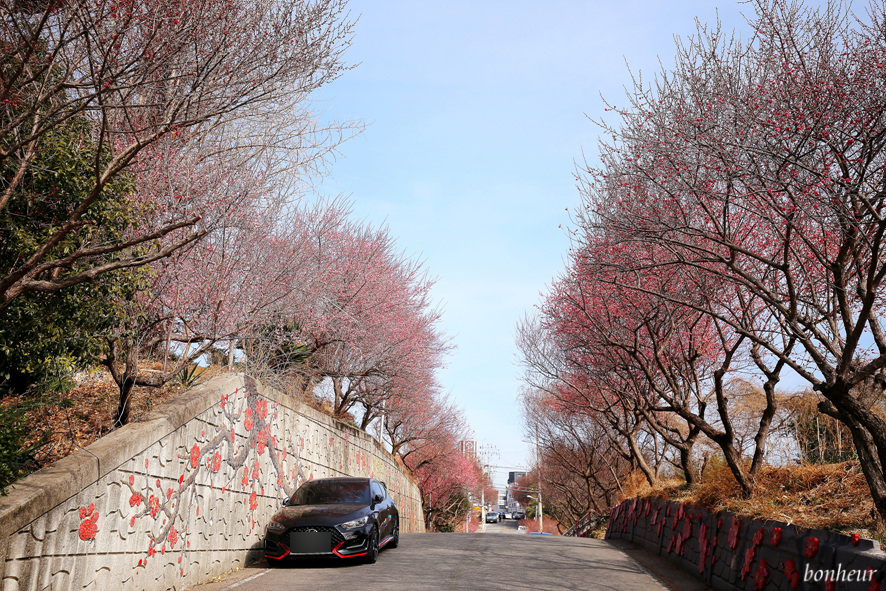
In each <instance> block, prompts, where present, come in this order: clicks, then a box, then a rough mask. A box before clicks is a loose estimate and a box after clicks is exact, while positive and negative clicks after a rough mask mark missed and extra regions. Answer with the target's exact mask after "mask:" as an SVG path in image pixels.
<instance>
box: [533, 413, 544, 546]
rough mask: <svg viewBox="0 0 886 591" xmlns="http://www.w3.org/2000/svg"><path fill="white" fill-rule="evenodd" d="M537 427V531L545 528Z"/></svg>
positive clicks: (536, 429) (536, 431)
mask: <svg viewBox="0 0 886 591" xmlns="http://www.w3.org/2000/svg"><path fill="white" fill-rule="evenodd" d="M538 448H539V444H538V427H536V428H535V466H536V469H537V470H538V531H540V532H543V531H544V530H545V515H544V513H545V511H544V506H543V505H542V502H541V454H540V453H539V451H538Z"/></svg>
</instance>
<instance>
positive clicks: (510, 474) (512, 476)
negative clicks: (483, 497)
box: [508, 472, 526, 484]
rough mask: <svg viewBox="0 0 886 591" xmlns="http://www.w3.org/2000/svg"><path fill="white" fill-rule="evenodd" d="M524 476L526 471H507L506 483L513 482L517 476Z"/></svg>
mask: <svg viewBox="0 0 886 591" xmlns="http://www.w3.org/2000/svg"><path fill="white" fill-rule="evenodd" d="M524 476H526V472H508V484H514V483H515V482H517V479H518V478H523V477H524Z"/></svg>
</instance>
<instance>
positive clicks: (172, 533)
mask: <svg viewBox="0 0 886 591" xmlns="http://www.w3.org/2000/svg"><path fill="white" fill-rule="evenodd" d="M166 539H167V540H169V544H170V545H171V546H175V545H176V544H178V531H176V529H175V526H172V527H171V528H169V534H168V535H167V536H166Z"/></svg>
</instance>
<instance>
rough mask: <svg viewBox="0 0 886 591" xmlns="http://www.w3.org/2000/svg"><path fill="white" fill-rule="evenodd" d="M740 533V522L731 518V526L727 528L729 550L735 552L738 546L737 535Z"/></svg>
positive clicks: (735, 518)
mask: <svg viewBox="0 0 886 591" xmlns="http://www.w3.org/2000/svg"><path fill="white" fill-rule="evenodd" d="M740 533H741V521H739V520H738V518H737V517H733V518H732V526H731V527H730V528H729V548H730V549H732V550H735V548H736V546H738V535H739V534H740Z"/></svg>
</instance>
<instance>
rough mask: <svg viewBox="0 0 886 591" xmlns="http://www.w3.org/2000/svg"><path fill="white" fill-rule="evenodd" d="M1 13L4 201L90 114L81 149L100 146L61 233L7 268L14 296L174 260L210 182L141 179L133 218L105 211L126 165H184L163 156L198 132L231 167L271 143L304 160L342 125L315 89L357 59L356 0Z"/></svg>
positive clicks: (277, 151) (266, 150)
mask: <svg viewBox="0 0 886 591" xmlns="http://www.w3.org/2000/svg"><path fill="white" fill-rule="evenodd" d="M0 14H2V18H0V47H2V50H0V70H2V75H0V104H2V105H3V106H2V110H0V167H2V168H3V170H4V178H5V179H6V180H5V181H4V183H3V185H2V187H0V189H2V190H0V211H3V210H5V208H7V206H8V205H9V204H10V201H11V200H12V199H13V196H14V195H16V193H17V192H18V191H20V190H21V183H22V181H23V179H25V178H26V176H27V175H28V173H29V172H30V171H31V168H32V167H33V166H34V163H35V158H36V156H37V154H38V153H39V152H40V151H41V150H44V149H48V148H49V147H51V144H50V142H51V141H52V137H53V133H54V131H55V130H57V129H59V128H60V127H61V126H65V125H67V124H68V123H69V122H71V121H73V120H83V119H85V120H87V121H88V122H90V129H91V137H86V138H84V142H83V147H84V149H88V150H91V151H92V153H93V154H94V158H93V165H92V169H91V170H89V175H88V176H90V177H91V178H92V181H91V182H90V183H89V186H88V187H85V188H84V189H83V190H82V194H81V195H79V196H76V198H74V199H71V200H70V201H71V204H70V206H69V208H68V209H67V210H66V211H64V212H59V214H58V216H57V217H58V219H59V223H58V224H57V225H56V226H55V227H54V229H53V232H50V233H49V234H48V235H47V236H46V237H45V238H44V239H41V241H40V242H39V243H37V244H34V245H33V247H32V248H30V249H29V250H28V251H27V252H21V253H19V256H18V257H17V258H15V259H14V260H13V261H11V262H10V264H9V265H4V268H2V269H0V308H3V307H5V306H7V305H8V304H9V302H10V301H11V300H12V299H13V298H15V297H16V296H18V295H19V294H21V293H24V292H26V291H53V290H58V289H63V288H65V287H68V286H71V285H75V284H78V283H82V282H86V281H91V280H93V279H94V278H95V277H97V276H98V275H100V274H102V273H107V272H110V271H113V270H115V269H121V268H127V267H133V266H140V265H145V264H148V263H151V262H153V261H157V260H160V259H162V258H163V257H166V256H168V255H170V254H171V253H172V252H175V251H176V250H177V249H180V248H182V247H184V246H185V245H187V244H189V243H191V242H192V241H194V240H196V239H199V238H201V237H202V236H204V235H205V234H206V233H207V232H208V231H209V230H210V229H211V227H207V220H206V219H205V218H204V215H203V209H204V208H203V205H204V203H203V201H202V199H203V197H204V196H205V195H204V194H202V193H199V192H197V193H191V194H187V193H176V192H173V191H162V190H161V191H151V192H148V193H144V192H141V191H139V189H140V187H138V186H137V187H136V194H135V195H134V197H133V206H134V207H135V211H134V215H133V219H132V220H131V221H130V223H129V224H128V227H127V231H126V232H124V233H122V234H119V233H117V232H116V231H115V230H116V227H115V228H106V227H100V226H98V225H97V224H96V223H95V217H94V216H91V215H90V212H91V211H93V210H95V209H96V208H100V207H101V204H102V201H103V199H104V198H105V194H104V191H105V189H106V188H107V187H108V186H109V184H112V183H113V182H114V181H115V179H119V178H121V177H124V178H125V177H127V176H128V175H129V176H131V175H138V174H139V173H140V171H145V170H148V169H149V167H150V166H152V165H154V164H157V163H162V165H164V166H176V165H177V163H176V162H168V161H163V159H162V158H160V159H158V158H157V153H156V152H157V150H156V148H155V147H156V146H158V145H161V144H162V145H166V146H168V145H169V144H170V143H180V144H187V145H195V144H199V145H200V146H202V148H203V151H204V153H211V154H214V157H215V158H216V159H217V158H219V157H221V156H222V155H225V156H226V163H227V165H228V166H232V167H233V166H236V164H237V163H241V162H245V161H249V160H250V159H254V158H256V157H259V156H260V155H262V154H264V155H268V156H269V157H272V158H274V159H275V160H277V161H278V162H279V163H284V164H285V163H287V162H288V163H289V164H290V165H291V164H293V163H306V162H309V161H313V160H314V159H315V158H316V157H318V156H320V155H322V154H323V153H324V152H325V151H327V150H329V149H331V148H333V147H334V145H335V143H336V142H337V141H338V140H339V139H340V135H339V132H340V131H342V130H343V128H342V127H341V126H339V127H337V128H329V129H326V128H323V127H321V126H319V125H318V124H317V123H316V122H315V120H314V118H313V117H312V116H311V112H310V108H309V104H308V102H307V100H308V97H309V96H310V94H311V92H312V91H313V90H315V89H317V88H319V87H320V86H322V85H323V84H326V83H328V82H329V81H331V80H333V79H335V78H336V77H337V76H338V75H339V74H340V73H341V72H342V71H343V70H344V69H345V66H344V65H343V63H342V52H343V51H344V50H345V49H346V48H347V46H348V44H349V42H350V36H351V30H352V24H351V23H350V22H348V21H347V20H346V18H345V16H344V1H343V0H320V1H317V2H305V1H304V0H282V1H280V2H255V1H253V0H235V1H232V2H218V1H214V0H201V1H197V2H190V1H188V2H182V1H180V0H151V1H147V2H141V1H139V2H136V1H133V0H79V1H74V0H70V1H69V0H61V1H47V2H8V3H4V4H3V6H2V7H0ZM151 149H155V154H153V155H148V154H147V152H148V151H149V150H151ZM159 151H161V152H162V151H163V149H162V148H161V149H160V150H159ZM81 172H82V171H81ZM154 189H159V187H157V186H155V187H154ZM33 198H34V199H37V200H38V201H39V202H40V203H43V204H44V205H46V206H51V205H52V203H53V202H52V195H51V194H46V195H35V196H33ZM172 234H176V237H175V238H174V239H166V240H161V239H163V238H164V237H170V236H171V235H172ZM0 236H2V234H0ZM73 238H76V240H74V242H76V244H77V246H76V248H73V249H67V248H62V246H61V245H63V244H64V245H67V244H70V243H71V242H72V239H73ZM0 239H2V238H0Z"/></svg>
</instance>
